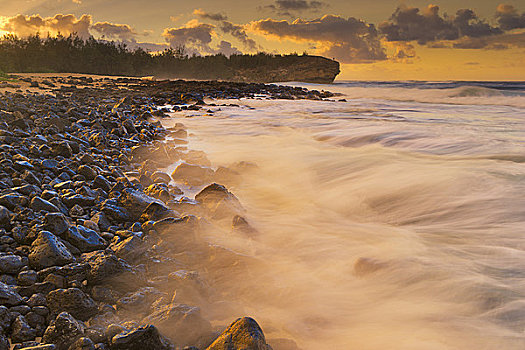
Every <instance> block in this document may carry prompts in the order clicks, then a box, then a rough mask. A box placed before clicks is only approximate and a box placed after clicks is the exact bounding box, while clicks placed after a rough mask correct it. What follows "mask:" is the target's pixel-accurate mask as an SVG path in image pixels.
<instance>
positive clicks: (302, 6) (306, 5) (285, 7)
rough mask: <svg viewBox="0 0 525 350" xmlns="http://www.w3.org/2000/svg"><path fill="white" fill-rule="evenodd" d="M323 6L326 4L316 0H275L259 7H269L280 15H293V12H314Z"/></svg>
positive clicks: (326, 5)
mask: <svg viewBox="0 0 525 350" xmlns="http://www.w3.org/2000/svg"><path fill="white" fill-rule="evenodd" d="M324 7H328V4H326V3H325V2H322V1H317V0H311V1H307V0H275V2H274V3H273V4H271V5H266V6H262V7H259V8H261V9H269V10H272V11H274V12H276V13H278V14H280V15H284V16H291V17H293V13H295V12H305V11H313V12H316V11H319V10H321V9H322V8H324Z"/></svg>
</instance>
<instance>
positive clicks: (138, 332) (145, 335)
mask: <svg viewBox="0 0 525 350" xmlns="http://www.w3.org/2000/svg"><path fill="white" fill-rule="evenodd" d="M110 349H111V350H145V349H155V350H169V349H171V344H170V343H169V342H168V340H167V339H166V338H164V337H163V336H161V335H160V333H159V331H158V330H157V328H155V326H153V325H147V326H143V327H139V328H135V329H133V330H131V331H128V332H123V333H120V334H117V335H115V336H114V337H113V338H112V339H111V345H110Z"/></svg>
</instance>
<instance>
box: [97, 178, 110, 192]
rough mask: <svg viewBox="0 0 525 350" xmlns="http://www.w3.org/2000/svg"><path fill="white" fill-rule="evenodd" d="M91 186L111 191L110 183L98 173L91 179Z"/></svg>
mask: <svg viewBox="0 0 525 350" xmlns="http://www.w3.org/2000/svg"><path fill="white" fill-rule="evenodd" d="M93 188H100V189H102V190H104V191H105V192H109V191H111V183H110V182H109V181H108V180H107V179H106V178H105V177H104V176H102V175H98V176H97V177H95V179H94V180H93Z"/></svg>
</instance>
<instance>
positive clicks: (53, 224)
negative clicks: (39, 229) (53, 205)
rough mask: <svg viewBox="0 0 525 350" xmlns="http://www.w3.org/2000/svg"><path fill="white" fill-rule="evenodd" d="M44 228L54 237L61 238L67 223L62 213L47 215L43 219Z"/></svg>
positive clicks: (67, 225) (67, 226)
mask: <svg viewBox="0 0 525 350" xmlns="http://www.w3.org/2000/svg"><path fill="white" fill-rule="evenodd" d="M44 227H45V229H46V230H48V231H50V232H52V233H53V234H54V235H56V236H61V235H62V234H63V233H64V232H66V231H67V230H68V228H69V222H68V220H67V218H66V216H65V215H64V214H62V213H48V214H46V216H45V217H44Z"/></svg>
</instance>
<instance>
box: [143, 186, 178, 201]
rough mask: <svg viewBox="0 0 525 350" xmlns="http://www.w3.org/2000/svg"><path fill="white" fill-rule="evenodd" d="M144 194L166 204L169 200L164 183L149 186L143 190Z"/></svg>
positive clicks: (167, 189) (167, 190) (167, 188)
mask: <svg viewBox="0 0 525 350" xmlns="http://www.w3.org/2000/svg"><path fill="white" fill-rule="evenodd" d="M144 193H146V194H147V195H148V196H151V197H153V198H156V199H159V200H161V201H163V202H167V201H169V200H170V199H171V195H170V190H169V187H168V185H167V184H165V183H156V184H153V185H150V186H148V187H147V188H146V189H145V190H144Z"/></svg>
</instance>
